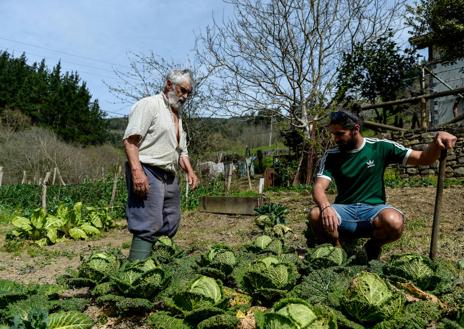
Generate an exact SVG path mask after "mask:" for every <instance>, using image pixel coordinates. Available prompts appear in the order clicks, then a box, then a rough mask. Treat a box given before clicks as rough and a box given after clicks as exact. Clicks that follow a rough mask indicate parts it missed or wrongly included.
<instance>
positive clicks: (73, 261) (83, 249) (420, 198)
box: [0, 187, 464, 283]
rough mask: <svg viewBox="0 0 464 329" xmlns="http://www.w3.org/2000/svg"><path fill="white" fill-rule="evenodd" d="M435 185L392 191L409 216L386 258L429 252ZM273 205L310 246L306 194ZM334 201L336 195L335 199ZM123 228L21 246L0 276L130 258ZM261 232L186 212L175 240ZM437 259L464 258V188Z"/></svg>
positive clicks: (286, 195)
mask: <svg viewBox="0 0 464 329" xmlns="http://www.w3.org/2000/svg"><path fill="white" fill-rule="evenodd" d="M435 191H436V189H435V188H433V187H420V188H401V189H399V188H396V189H388V190H387V196H388V202H389V203H390V204H392V205H394V206H396V207H397V208H399V209H401V210H402V211H403V212H404V214H405V216H406V228H405V233H404V236H403V237H402V239H400V240H399V241H398V242H395V243H393V244H391V245H389V247H388V250H386V252H385V253H384V255H383V256H382V257H388V255H389V254H392V253H403V252H419V253H423V254H428V250H429V245H430V235H431V225H432V220H433V212H434V203H435V193H436V192H435ZM268 197H269V199H270V201H271V202H278V203H281V204H284V205H286V206H287V207H288V208H289V213H288V216H287V217H288V226H289V227H290V228H291V229H292V231H293V235H292V242H291V243H293V244H294V246H295V247H297V248H305V239H304V236H303V231H304V229H305V227H306V214H307V212H308V210H309V208H311V207H312V206H313V203H312V201H311V197H310V195H309V193H307V192H272V193H269V194H268ZM332 197H333V196H332ZM118 224H119V227H118V228H117V229H113V230H111V231H110V232H106V233H104V234H103V236H101V237H100V238H99V239H95V240H91V241H68V242H64V243H60V244H57V245H54V246H48V247H45V248H37V247H33V246H29V247H27V246H26V247H22V248H21V249H20V250H19V251H15V252H6V251H5V248H3V247H2V248H1V250H0V259H1V262H0V278H2V279H12V280H16V281H20V282H37V283H53V282H55V277H56V276H58V275H60V274H63V273H65V271H66V269H67V268H68V267H70V268H77V266H78V265H79V264H80V259H81V257H82V256H85V255H88V254H89V253H90V252H91V251H92V250H95V249H105V248H121V249H122V252H123V253H124V254H126V255H127V253H128V247H129V245H130V240H131V235H130V234H129V232H128V231H127V227H126V225H125V222H124V221H120V222H119V223H118ZM8 229H9V227H8V226H7V225H0V245H1V246H3V245H4V242H5V241H4V239H5V232H6V231H8ZM258 234H259V229H258V228H257V227H256V226H255V225H254V217H253V216H230V215H219V214H210V213H203V212H199V211H191V212H188V213H184V215H183V220H182V226H181V228H180V230H179V232H178V234H177V236H176V239H175V241H176V242H177V243H178V244H179V245H180V246H181V247H183V248H184V249H186V250H187V251H189V252H202V251H205V250H206V249H207V248H208V247H209V246H211V245H213V244H215V243H225V244H227V245H230V246H231V247H234V246H239V245H242V244H244V243H247V242H249V241H250V240H251V239H253V237H254V236H256V235H258ZM438 246H439V247H438V255H437V256H438V257H439V258H441V257H443V258H446V259H455V260H458V259H462V258H464V187H452V188H446V189H444V191H443V200H442V209H441V225H440V240H439V245H438Z"/></svg>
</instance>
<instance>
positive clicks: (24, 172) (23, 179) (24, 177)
mask: <svg viewBox="0 0 464 329" xmlns="http://www.w3.org/2000/svg"><path fill="white" fill-rule="evenodd" d="M26 178H27V176H26V170H23V178H22V179H21V184H26Z"/></svg>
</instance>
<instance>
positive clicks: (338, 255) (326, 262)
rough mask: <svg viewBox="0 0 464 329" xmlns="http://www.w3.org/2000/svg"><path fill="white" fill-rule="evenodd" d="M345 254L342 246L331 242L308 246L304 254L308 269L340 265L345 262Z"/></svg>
mask: <svg viewBox="0 0 464 329" xmlns="http://www.w3.org/2000/svg"><path fill="white" fill-rule="evenodd" d="M347 259H348V257H347V254H346V252H345V250H344V249H343V248H340V247H334V246H333V245H331V244H322V245H319V246H317V247H315V248H309V249H308V251H307V253H306V255H305V259H304V260H305V265H306V266H307V268H308V269H310V270H314V269H320V268H324V267H331V266H342V265H345V264H346V262H347Z"/></svg>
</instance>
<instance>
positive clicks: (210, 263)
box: [199, 245, 237, 279]
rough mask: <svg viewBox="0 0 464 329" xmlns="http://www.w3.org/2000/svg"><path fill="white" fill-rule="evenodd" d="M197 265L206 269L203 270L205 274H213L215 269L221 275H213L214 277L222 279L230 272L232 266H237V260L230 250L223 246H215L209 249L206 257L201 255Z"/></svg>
mask: <svg viewBox="0 0 464 329" xmlns="http://www.w3.org/2000/svg"><path fill="white" fill-rule="evenodd" d="M199 263H200V266H203V267H207V268H205V269H204V272H206V273H214V272H215V271H214V269H217V270H218V271H219V272H221V273H222V274H223V275H220V274H219V275H214V277H217V278H220V279H223V278H224V277H225V276H227V275H229V274H230V273H231V272H232V270H233V269H234V266H235V265H236V264H237V259H236V257H235V253H234V252H233V251H232V249H231V248H229V247H227V246H223V245H215V246H213V247H211V248H210V250H209V251H208V253H207V254H206V255H202V257H201V260H200V262H199ZM208 268H210V269H208ZM211 268H212V269H211ZM202 272H203V271H202Z"/></svg>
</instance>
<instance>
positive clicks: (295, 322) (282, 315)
mask: <svg viewBox="0 0 464 329" xmlns="http://www.w3.org/2000/svg"><path fill="white" fill-rule="evenodd" d="M255 318H256V328H258V329H265V328H276V329H277V328H292V329H329V328H337V323H336V318H335V316H334V315H333V314H330V313H328V312H322V311H321V309H320V308H318V309H315V308H314V307H313V306H311V305H310V304H309V303H307V302H306V301H304V300H303V299H300V298H284V299H281V300H280V301H278V302H277V303H275V304H274V307H273V310H272V311H271V312H267V313H257V314H256V316H255Z"/></svg>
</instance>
